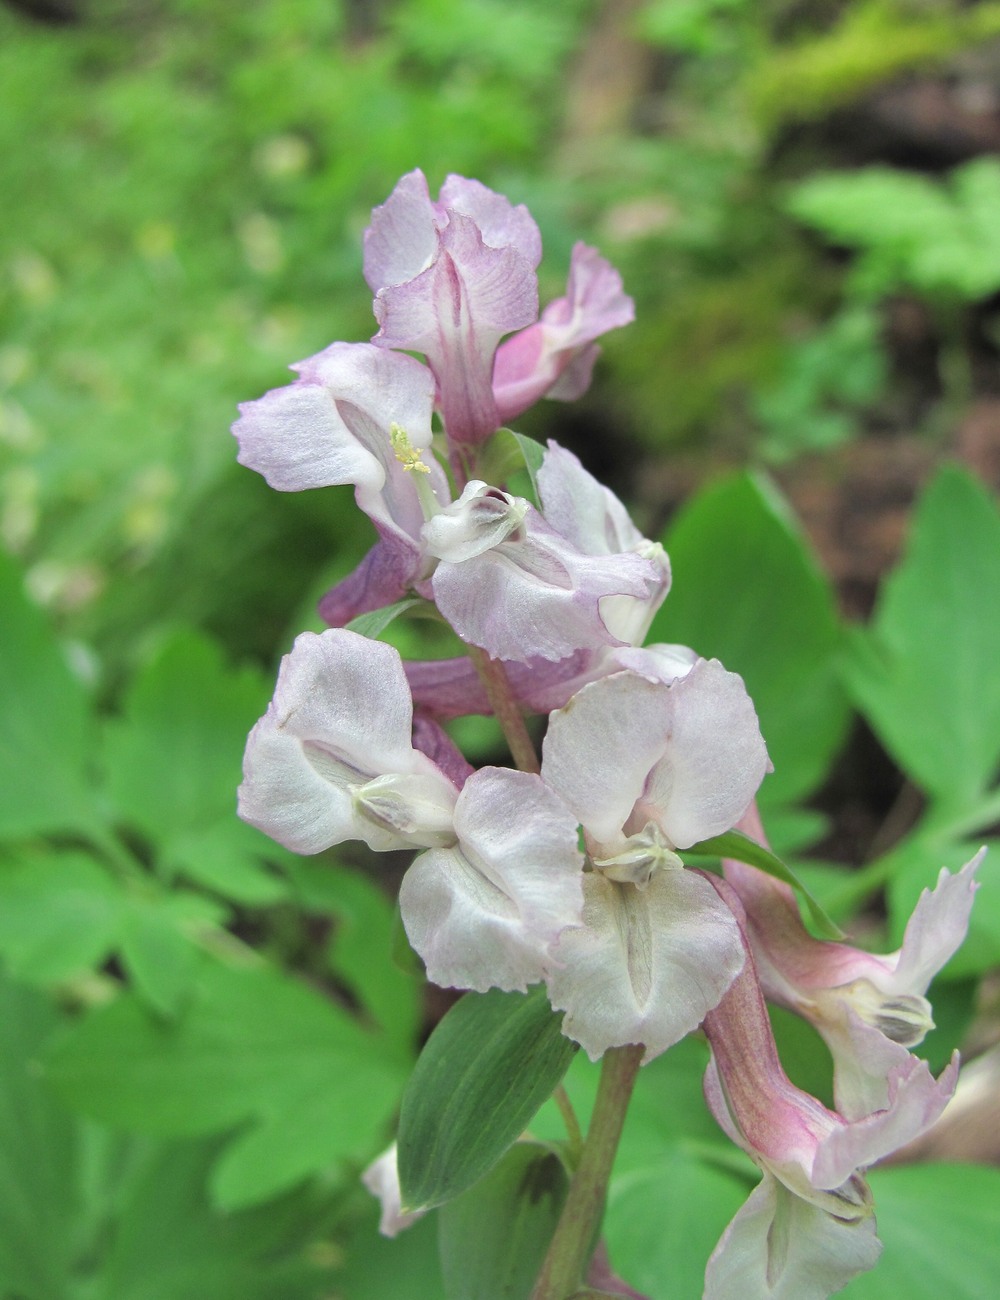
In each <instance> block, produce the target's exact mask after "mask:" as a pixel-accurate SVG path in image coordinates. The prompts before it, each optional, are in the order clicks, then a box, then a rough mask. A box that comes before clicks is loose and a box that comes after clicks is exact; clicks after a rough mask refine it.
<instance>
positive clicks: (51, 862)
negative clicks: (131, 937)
mask: <svg viewBox="0 0 1000 1300" xmlns="http://www.w3.org/2000/svg"><path fill="white" fill-rule="evenodd" d="M125 907H126V897H125V894H124V891H123V890H122V889H121V887H120V885H118V883H117V882H116V881H115V880H114V879H113V878H112V877H111V876H110V875H109V874H108V872H107V871H106V870H105V869H104V867H102V866H100V865H99V864H98V863H97V862H95V861H94V859H93V858H91V857H88V856H87V855H86V854H84V853H78V852H71V851H67V852H65V853H56V852H53V851H48V852H38V853H30V854H29V853H25V854H24V855H22V856H21V857H19V858H16V859H14V861H12V862H10V863H7V864H3V865H2V866H0V952H2V953H3V956H4V960H5V962H6V964H7V967H8V969H9V970H10V972H11V973H12V974H13V975H15V976H16V977H17V978H18V979H23V980H28V981H29V982H31V983H37V984H53V983H57V982H59V981H60V980H65V979H69V978H70V977H71V976H73V975H77V974H79V973H80V972H81V971H87V970H91V969H93V968H94V967H95V966H98V965H100V963H101V962H102V961H104V959H105V958H106V957H107V956H108V955H109V954H110V953H111V952H112V950H113V949H114V948H115V946H116V945H117V943H118V940H119V937H120V934H121V929H122V922H123V918H124V914H125Z"/></svg>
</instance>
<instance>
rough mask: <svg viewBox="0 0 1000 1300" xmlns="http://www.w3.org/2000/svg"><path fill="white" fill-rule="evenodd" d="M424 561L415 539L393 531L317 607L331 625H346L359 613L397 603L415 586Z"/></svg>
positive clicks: (321, 616) (366, 612)
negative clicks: (413, 540) (412, 539)
mask: <svg viewBox="0 0 1000 1300" xmlns="http://www.w3.org/2000/svg"><path fill="white" fill-rule="evenodd" d="M421 563H422V559H421V554H420V548H419V547H418V546H417V545H416V543H415V542H411V541H410V540H409V538H406V537H401V536H399V535H398V534H395V533H390V534H389V535H387V536H386V537H383V538H381V539H380V540H379V541H377V542H376V543H375V545H374V546H373V547H372V549H371V550H370V551H369V552H368V554H367V555H366V556H365V558H364V559H363V560H362V561H361V563H360V564H359V565H358V567H357V568H356V569H355V570H354V571H353V572H352V573H349V574H348V575H347V577H346V578H342V579H341V580H340V582H338V583H337V584H336V585H335V586H333V587H331V588H330V590H329V591H328V592H327V593H326V595H325V596H323V598H322V599H321V600H320V602H319V606H318V609H319V616H320V618H321V619H322V620H323V621H324V623H328V624H329V625H330V627H343V626H344V625H345V624H346V623H349V622H350V621H351V619H352V618H357V617H358V615H359V614H368V613H370V612H371V611H372V610H374V609H382V608H384V607H385V606H386V605H392V604H394V603H395V602H396V601H397V600H401V599H402V598H403V597H404V596H405V595H406V594H407V592H408V591H409V590H410V588H411V587H412V586H413V583H414V581H415V579H416V577H417V574H418V573H419V572H420V567H421Z"/></svg>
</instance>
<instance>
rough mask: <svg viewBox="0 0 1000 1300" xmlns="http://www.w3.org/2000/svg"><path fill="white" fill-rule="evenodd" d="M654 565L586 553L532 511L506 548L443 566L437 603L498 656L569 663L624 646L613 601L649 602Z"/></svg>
mask: <svg viewBox="0 0 1000 1300" xmlns="http://www.w3.org/2000/svg"><path fill="white" fill-rule="evenodd" d="M659 581H660V575H659V573H658V571H657V570H656V568H655V567H654V566H653V565H652V564H651V563H650V562H649V561H648V560H645V559H643V558H642V557H640V556H638V555H610V556H600V555H597V556H588V555H584V554H582V553H581V552H579V551H578V550H576V549H575V548H574V547H572V546H571V545H570V544H569V543H568V542H566V541H565V539H564V538H563V537H561V536H560V534H559V533H557V532H556V531H555V530H554V529H553V528H551V527H550V526H549V525H548V524H547V523H546V522H545V520H544V519H543V518H542V516H541V515H539V514H538V512H537V511H536V510H534V509H533V508H530V507H529V509H528V511H527V514H526V515H525V517H524V521H523V524H522V526H521V527H520V528H519V529H518V530H517V531H516V532H514V533H512V534H511V535H510V537H509V538H508V539H507V540H506V541H504V542H501V543H500V545H498V546H494V547H493V548H492V549H490V550H488V551H485V552H484V553H483V554H481V555H476V556H473V557H472V558H470V559H466V560H464V561H463V562H461V563H449V562H447V561H442V562H441V563H440V564H439V565H438V567H437V569H436V570H435V572H434V575H433V578H432V580H431V583H432V587H433V590H434V598H435V600H436V601H437V605H438V608H439V609H440V611H441V613H442V614H443V615H444V616H445V618H446V619H447V620H448V621H449V623H451V625H452V626H453V627H454V628H455V631H456V632H457V633H458V635H459V636H460V637H461V638H462V640H463V641H468V642H471V643H472V644H473V645H478V646H481V647H482V648H483V649H485V650H486V651H487V652H488V653H489V654H490V655H491V656H492V657H493V658H494V659H505V660H517V661H519V662H522V663H523V662H526V661H527V660H529V659H531V658H532V657H533V656H539V657H540V658H542V659H552V660H558V659H564V658H566V657H568V656H569V655H571V654H573V653H574V652H575V651H577V650H585V649H597V648H598V647H600V646H602V645H605V646H606V645H614V644H616V643H617V642H618V640H619V638H617V637H616V636H615V635H614V633H613V632H612V631H610V630H609V629H608V627H607V625H606V623H605V620H604V617H603V608H602V606H603V602H604V601H605V600H606V599H607V598H608V597H614V596H621V595H626V596H637V597H643V598H648V597H649V595H650V593H651V592H653V591H655V589H656V588H657V586H658V585H659Z"/></svg>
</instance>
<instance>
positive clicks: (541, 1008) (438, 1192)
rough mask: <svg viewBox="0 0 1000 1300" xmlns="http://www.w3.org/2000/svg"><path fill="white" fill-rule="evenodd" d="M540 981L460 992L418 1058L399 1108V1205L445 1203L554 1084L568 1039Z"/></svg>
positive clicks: (490, 1161) (496, 1155)
mask: <svg viewBox="0 0 1000 1300" xmlns="http://www.w3.org/2000/svg"><path fill="white" fill-rule="evenodd" d="M559 1022H560V1018H559V1016H557V1015H556V1014H555V1013H554V1012H553V1011H552V1010H551V1008H550V1007H549V1004H548V1002H547V1001H546V998H545V993H544V991H543V990H542V989H535V990H534V991H533V992H532V993H529V994H520V993H500V992H498V991H496V990H492V991H491V992H489V993H486V994H478V993H467V994H466V995H465V997H464V998H463V999H462V1000H461V1002H459V1003H457V1004H456V1005H455V1006H454V1007H452V1009H451V1011H449V1012H448V1014H447V1015H446V1016H445V1018H444V1019H443V1020H442V1021H441V1023H440V1024H439V1025H438V1027H437V1029H435V1031H434V1033H433V1034H432V1035H431V1037H430V1038H429V1039H428V1042H427V1045H426V1047H425V1048H424V1050H423V1052H422V1053H421V1056H420V1059H419V1060H418V1061H417V1065H416V1069H415V1070H414V1071H413V1075H412V1077H411V1079H410V1082H409V1085H408V1086H407V1089H406V1092H405V1094H404V1096H403V1105H402V1109H401V1111H400V1117H399V1179H400V1185H401V1188H402V1194H403V1208H404V1209H409V1210H412V1209H419V1208H426V1207H430V1206H434V1205H443V1204H444V1203H445V1202H446V1201H449V1200H451V1199H452V1197H454V1196H457V1195H458V1194H459V1193H460V1192H463V1191H465V1190H466V1188H468V1187H471V1186H472V1184H473V1183H475V1182H476V1181H477V1180H478V1179H479V1178H481V1177H482V1176H483V1175H484V1174H486V1173H487V1172H488V1171H489V1170H490V1169H492V1168H493V1166H494V1165H495V1164H496V1163H497V1161H498V1160H499V1159H500V1158H501V1156H502V1155H503V1154H504V1152H505V1151H506V1150H507V1149H508V1148H509V1147H510V1145H511V1144H512V1143H513V1142H514V1141H515V1139H516V1138H517V1137H518V1136H519V1135H520V1134H521V1133H522V1132H523V1131H524V1129H525V1126H526V1125H527V1124H528V1122H529V1121H530V1120H531V1118H532V1116H533V1115H534V1114H535V1112H536V1111H537V1110H538V1108H539V1106H540V1105H541V1104H542V1102H543V1101H545V1099H546V1097H548V1096H549V1094H550V1093H551V1092H552V1090H553V1088H555V1086H556V1085H557V1084H558V1083H559V1081H560V1079H562V1077H563V1075H564V1074H565V1073H566V1070H567V1068H568V1066H569V1063H570V1061H571V1060H572V1059H573V1053H574V1052H575V1051H576V1048H575V1046H574V1045H573V1044H572V1043H571V1042H570V1041H569V1040H568V1039H566V1038H564V1037H563V1035H562V1033H561V1031H560V1025H559Z"/></svg>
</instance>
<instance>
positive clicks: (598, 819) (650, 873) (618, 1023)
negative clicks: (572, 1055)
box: [542, 660, 768, 1059]
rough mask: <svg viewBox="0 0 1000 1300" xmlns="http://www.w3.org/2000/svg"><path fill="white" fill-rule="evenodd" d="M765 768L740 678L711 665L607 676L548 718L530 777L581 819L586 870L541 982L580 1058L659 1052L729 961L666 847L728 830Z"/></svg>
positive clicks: (723, 937)
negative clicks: (579, 916) (632, 1049)
mask: <svg viewBox="0 0 1000 1300" xmlns="http://www.w3.org/2000/svg"><path fill="white" fill-rule="evenodd" d="M767 766H768V760H767V752H766V749H765V747H764V742H763V740H762V738H761V735H760V729H759V727H758V724H757V717H756V714H755V713H754V709H753V705H752V704H751V702H750V699H749V697H748V696H747V693H746V690H745V688H744V686H743V683H742V681H741V680H740V678H739V677H737V676H736V675H735V674H733V673H728V672H726V670H725V669H724V668H723V667H722V665H721V664H720V663H718V662H717V661H715V660H711V661H705V660H701V661H699V662H698V663H696V664H695V666H694V667H693V668H691V669H690V670H689V671H687V672H686V673H685V674H684V675H683V676H679V677H678V678H677V679H676V680H674V681H673V682H671V683H669V684H667V683H665V682H663V681H662V680H655V679H652V678H649V677H645V676H642V675H640V674H639V673H636V672H630V671H626V672H619V673H615V674H612V675H611V676H608V677H604V678H602V679H600V680H598V681H596V682H593V683H591V684H590V685H588V686H585V687H584V688H583V689H582V690H581V691H579V692H578V693H577V694H576V695H575V696H573V698H572V699H571V700H570V701H569V703H568V704H567V705H566V706H565V708H563V709H561V710H559V711H557V712H556V713H554V714H553V715H552V718H551V720H550V723H549V730H548V733H547V735H546V738H545V742H544V748H543V760H542V777H543V779H544V780H545V781H546V783H547V784H549V785H550V786H551V787H552V788H553V789H554V790H555V791H557V793H558V794H560V795H561V796H562V798H563V799H564V800H565V802H566V803H567V804H568V805H569V807H570V809H571V810H572V811H573V813H574V814H575V815H576V816H577V818H578V819H579V821H580V823H581V825H582V826H583V830H584V838H585V842H586V847H587V853H588V864H589V866H590V868H591V870H589V871H588V872H587V873H586V874H585V876H584V916H583V926H582V927H580V928H573V929H567V930H565V931H564V933H563V934H562V936H561V937H560V939H559V942H558V944H557V945H556V948H555V950H554V957H555V960H556V962H557V963H558V965H554V966H553V968H552V970H551V971H550V972H549V974H548V976H547V983H548V987H549V995H550V1000H551V1002H552V1005H553V1007H554V1008H556V1009H557V1010H564V1011H566V1013H567V1014H566V1017H565V1019H564V1023H563V1030H564V1032H565V1033H566V1034H568V1035H569V1036H570V1037H571V1038H574V1039H576V1041H577V1042H579V1043H580V1044H581V1045H582V1046H583V1047H584V1048H585V1049H586V1050H587V1052H588V1054H589V1055H590V1056H591V1057H592V1058H593V1059H597V1058H598V1057H599V1056H601V1055H603V1053H604V1052H605V1051H606V1050H607V1049H608V1048H609V1047H613V1046H622V1045H624V1044H627V1043H643V1044H645V1046H646V1049H647V1051H646V1057H647V1059H649V1058H651V1057H652V1056H655V1055H656V1054H657V1053H659V1052H662V1051H664V1050H665V1049H666V1048H668V1047H670V1046H671V1045H672V1044H673V1043H675V1042H677V1041H678V1040H679V1039H680V1038H682V1037H684V1035H686V1034H688V1033H690V1032H691V1031H692V1030H693V1029H695V1028H696V1027H697V1026H698V1024H699V1023H700V1022H701V1020H702V1019H703V1018H704V1016H705V1014H706V1013H707V1012H708V1011H709V1010H710V1009H711V1008H712V1007H714V1006H715V1005H716V1004H717V1003H718V1002H719V999H720V998H721V997H722V995H723V994H724V993H725V991H726V989H727V988H728V987H729V985H730V984H731V982H732V981H733V979H734V978H735V976H736V975H737V973H738V972H739V970H740V969H741V968H742V965H743V961H744V946H743V942H742V939H741V936H740V932H739V927H738V925H737V923H736V921H735V920H734V918H733V916H732V913H731V911H730V909H729V908H728V907H727V906H726V904H725V903H724V902H722V900H721V899H720V898H719V897H718V894H717V893H716V891H715V890H714V889H713V888H712V885H711V884H710V883H709V881H708V879H707V878H706V877H705V876H704V874H703V873H701V872H699V871H694V870H689V869H687V868H685V867H684V866H683V863H682V861H681V859H680V857H679V856H678V854H677V850H678V849H684V848H689V847H690V846H691V845H692V844H694V843H696V842H697V841H699V840H702V839H706V838H708V837H710V836H712V835H716V834H719V833H721V832H722V831H724V830H728V829H729V828H730V827H731V826H732V825H733V824H734V823H735V822H736V821H737V820H738V819H739V817H740V816H741V815H742V814H743V812H744V811H745V809H746V807H747V804H748V803H749V802H750V800H751V799H752V798H753V796H754V794H755V793H756V790H757V787H758V786H759V784H760V782H761V779H762V778H763V776H764V773H765V771H766V770H767Z"/></svg>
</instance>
